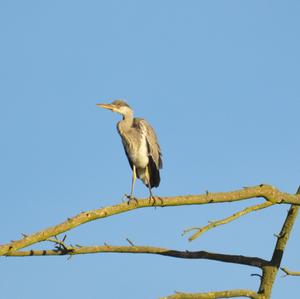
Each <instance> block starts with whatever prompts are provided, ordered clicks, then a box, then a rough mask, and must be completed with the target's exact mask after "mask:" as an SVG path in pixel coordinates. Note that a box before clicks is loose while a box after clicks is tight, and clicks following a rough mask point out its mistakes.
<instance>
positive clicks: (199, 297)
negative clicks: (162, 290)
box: [160, 290, 262, 299]
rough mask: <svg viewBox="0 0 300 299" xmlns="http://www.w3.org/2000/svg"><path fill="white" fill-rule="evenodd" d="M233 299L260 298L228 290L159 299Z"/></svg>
mask: <svg viewBox="0 0 300 299" xmlns="http://www.w3.org/2000/svg"><path fill="white" fill-rule="evenodd" d="M233 297H247V298H252V299H260V298H262V297H261V296H260V295H259V294H257V293H256V292H254V291H251V290H228V291H218V292H208V293H180V292H176V294H174V295H171V296H167V297H162V298H160V299H217V298H233Z"/></svg>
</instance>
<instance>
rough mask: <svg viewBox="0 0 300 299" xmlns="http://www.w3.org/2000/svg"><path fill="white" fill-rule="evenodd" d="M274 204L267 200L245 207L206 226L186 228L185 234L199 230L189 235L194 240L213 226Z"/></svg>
mask: <svg viewBox="0 0 300 299" xmlns="http://www.w3.org/2000/svg"><path fill="white" fill-rule="evenodd" d="M272 205H274V203H272V202H270V201H266V202H264V203H262V204H258V205H255V206H251V207H248V208H245V209H243V210H241V211H239V212H237V213H234V214H233V215H231V216H229V217H227V218H224V219H221V220H217V221H211V222H210V223H209V224H208V225H206V226H203V227H201V228H189V229H186V230H184V232H183V234H186V233H188V232H190V231H192V230H197V232H196V233H194V234H193V235H192V236H191V237H189V241H193V240H195V239H196V238H198V237H199V236H200V235H202V234H203V233H205V232H206V231H208V230H210V229H212V228H215V227H217V226H219V225H223V224H227V223H229V222H231V221H233V220H235V219H237V218H239V217H242V216H244V215H246V214H248V213H251V212H254V211H258V210H262V209H265V208H268V207H270V206H272Z"/></svg>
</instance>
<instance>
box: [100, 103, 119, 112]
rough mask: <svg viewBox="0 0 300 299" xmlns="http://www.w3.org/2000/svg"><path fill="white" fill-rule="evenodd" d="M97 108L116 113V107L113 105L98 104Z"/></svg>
mask: <svg viewBox="0 0 300 299" xmlns="http://www.w3.org/2000/svg"><path fill="white" fill-rule="evenodd" d="M96 106H98V107H101V108H105V109H108V110H111V111H114V108H115V107H114V105H112V104H96Z"/></svg>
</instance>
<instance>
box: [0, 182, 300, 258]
mask: <svg viewBox="0 0 300 299" xmlns="http://www.w3.org/2000/svg"><path fill="white" fill-rule="evenodd" d="M255 197H262V198H264V199H266V200H267V201H269V202H271V203H277V204H279V203H292V204H295V205H300V195H299V194H298V195H291V194H288V193H283V192H280V191H279V190H277V189H276V188H274V187H272V186H269V185H263V184H262V185H259V186H254V187H247V188H244V189H241V190H236V191H231V192H218V193H205V194H200V195H187V196H174V197H161V198H160V199H161V200H157V201H155V202H154V205H155V206H161V207H167V206H181V205H200V204H208V203H224V202H234V201H240V200H245V199H249V198H255ZM146 207H153V201H149V199H148V198H147V199H140V200H138V202H137V203H131V204H127V203H120V204H117V205H115V206H110V207H104V208H101V209H98V210H92V211H88V212H82V213H80V214H78V215H76V216H74V217H72V218H68V219H67V220H66V221H65V222H63V223H61V224H58V225H55V226H52V227H50V228H48V229H45V230H42V231H39V232H37V233H35V234H32V235H28V236H27V235H25V236H24V237H23V238H22V239H20V240H17V241H13V242H10V243H8V244H4V245H0V256H1V255H7V254H8V253H12V252H14V251H17V250H19V249H22V248H25V247H28V246H30V245H32V244H35V243H38V242H42V241H45V240H47V239H49V238H51V237H54V236H57V235H59V234H61V233H64V232H66V231H69V230H71V229H73V228H75V227H77V226H79V225H82V224H84V223H87V222H90V221H94V220H97V219H100V218H105V217H109V216H113V215H116V214H120V213H125V212H128V211H131V210H134V209H139V208H146Z"/></svg>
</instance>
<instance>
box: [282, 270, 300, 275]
mask: <svg viewBox="0 0 300 299" xmlns="http://www.w3.org/2000/svg"><path fill="white" fill-rule="evenodd" d="M280 269H281V270H282V271H283V272H284V273H285V274H286V275H285V276H287V275H291V276H300V271H291V270H289V269H287V268H280Z"/></svg>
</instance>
